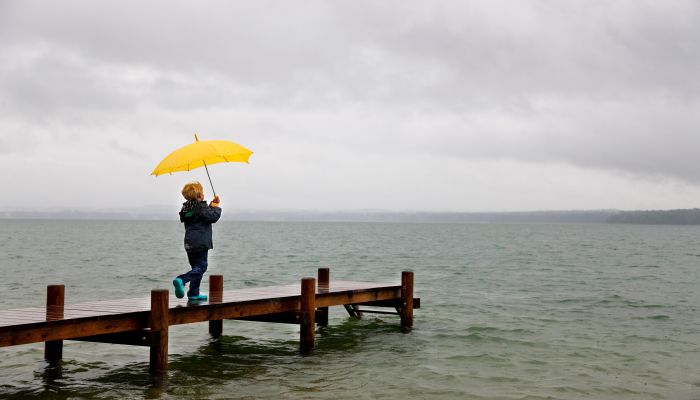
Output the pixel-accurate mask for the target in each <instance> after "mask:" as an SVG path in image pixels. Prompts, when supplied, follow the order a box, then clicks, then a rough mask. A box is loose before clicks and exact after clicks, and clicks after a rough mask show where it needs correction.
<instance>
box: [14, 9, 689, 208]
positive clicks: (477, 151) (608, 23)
mask: <svg viewBox="0 0 700 400" xmlns="http://www.w3.org/2000/svg"><path fill="white" fill-rule="evenodd" d="M697 21H700V2H697V1H674V0H670V1H657V0H652V1H641V0H631V1H596V0H589V1H554V0H551V1H493V0H489V1H433V2H426V1H420V2H419V1H403V0H402V1H372V2H362V1H250V2H230V1H196V2H194V1H190V2H184V1H182V2H179V1H174V2H173V1H163V2H140V1H118V2H117V1H115V2H98V1H61V2H48V1H44V2H39V1H27V0H22V1H0V168H1V170H2V171H3V174H2V178H0V179H1V182H2V187H3V190H2V192H3V195H2V196H0V208H2V209H32V210H43V209H51V208H57V207H58V208H60V207H70V208H86V209H101V208H128V207H141V206H144V205H166V206H173V207H175V208H177V206H178V204H179V203H180V201H181V199H180V195H179V190H180V187H181V186H182V184H183V183H185V182H186V181H188V180H194V179H196V180H200V181H202V183H204V181H205V180H206V175H205V172H204V170H203V169H202V170H195V171H192V172H190V173H177V174H173V175H171V176H167V175H166V176H160V177H157V178H154V177H152V176H149V173H150V172H151V171H152V169H153V168H154V167H155V165H157V164H158V162H159V161H160V160H161V159H162V158H163V157H164V156H165V155H167V154H168V153H169V152H170V151H172V150H174V149H175V148H177V147H180V146H182V145H185V144H188V143H189V142H191V141H192V140H193V133H195V132H197V133H198V134H199V135H200V138H201V139H229V140H234V141H237V142H239V143H241V144H243V145H244V146H246V147H248V148H250V149H252V150H253V151H254V152H255V154H254V155H253V156H252V157H251V163H250V164H249V165H245V164H218V165H215V166H212V168H211V169H210V172H211V173H212V178H213V179H214V185H215V188H216V189H217V192H219V194H220V195H221V197H222V202H223V205H224V207H236V208H241V209H260V210H280V209H292V210H298V209H305V210H362V209H377V210H399V211H412V210H424V211H513V210H534V209H599V208H620V209H639V208H641V209H648V208H686V207H696V206H698V201H697V199H698V198H700V165H698V164H699V163H698V155H697V154H698V149H700V24H698V23H697ZM207 188H208V185H207Z"/></svg>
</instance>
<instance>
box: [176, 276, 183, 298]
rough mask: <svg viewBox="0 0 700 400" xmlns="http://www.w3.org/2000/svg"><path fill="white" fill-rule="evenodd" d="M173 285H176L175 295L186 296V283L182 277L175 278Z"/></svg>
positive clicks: (178, 296)
mask: <svg viewBox="0 0 700 400" xmlns="http://www.w3.org/2000/svg"><path fill="white" fill-rule="evenodd" d="M173 286H175V297H177V298H178V299H181V298H183V297H185V284H184V283H182V279H180V278H175V279H174V280H173Z"/></svg>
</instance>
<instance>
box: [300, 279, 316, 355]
mask: <svg viewBox="0 0 700 400" xmlns="http://www.w3.org/2000/svg"><path fill="white" fill-rule="evenodd" d="M299 303H300V306H299V307H300V310H299V314H300V315H299V321H300V325H301V329H300V330H299V336H300V337H299V347H300V348H301V351H302V352H309V351H311V350H312V349H313V348H314V334H315V328H316V326H315V321H314V320H315V319H316V318H315V317H316V312H315V310H316V279H314V278H303V279H302V280H301V299H300V301H299Z"/></svg>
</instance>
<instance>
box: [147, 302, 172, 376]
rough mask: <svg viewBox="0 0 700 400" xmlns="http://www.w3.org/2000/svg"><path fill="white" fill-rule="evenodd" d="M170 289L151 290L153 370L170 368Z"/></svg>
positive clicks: (150, 324)
mask: <svg viewBox="0 0 700 400" xmlns="http://www.w3.org/2000/svg"><path fill="white" fill-rule="evenodd" d="M168 314H169V310H168V290H167V289H153V290H151V320H150V322H149V326H150V328H151V358H150V363H151V372H163V371H167V369H168V323H169V321H168Z"/></svg>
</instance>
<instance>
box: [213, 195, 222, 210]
mask: <svg viewBox="0 0 700 400" xmlns="http://www.w3.org/2000/svg"><path fill="white" fill-rule="evenodd" d="M220 204H221V200H219V195H218V194H217V195H216V196H214V200H212V201H211V204H210V206H212V207H219V205H220Z"/></svg>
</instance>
